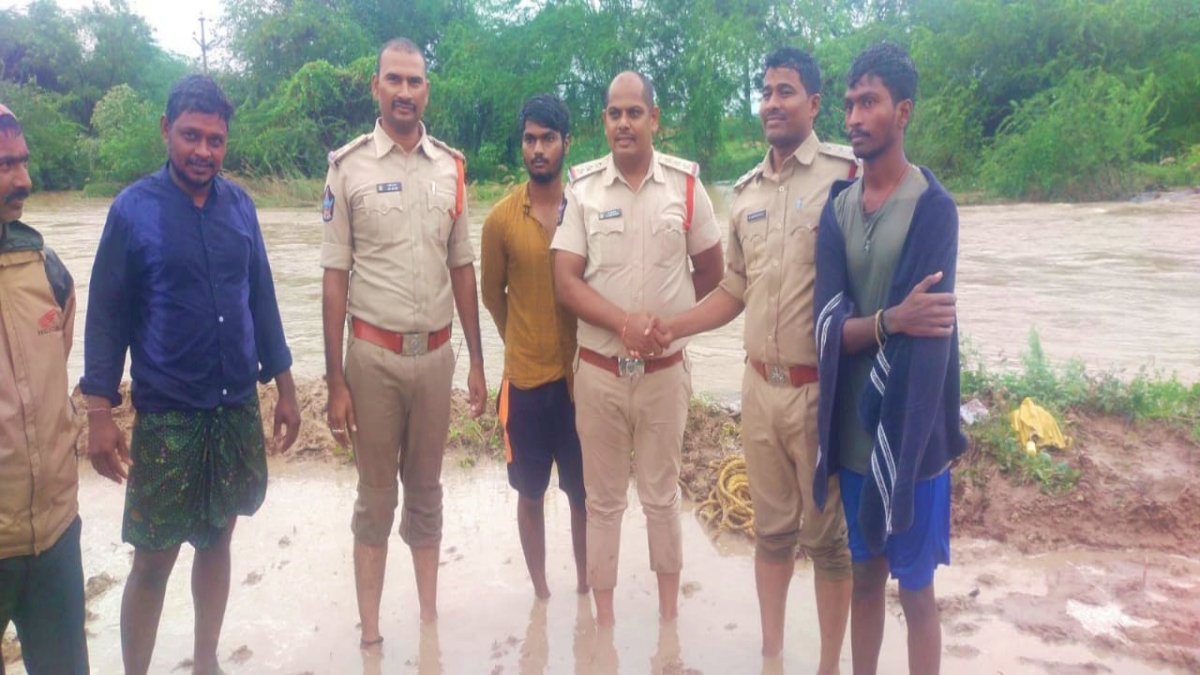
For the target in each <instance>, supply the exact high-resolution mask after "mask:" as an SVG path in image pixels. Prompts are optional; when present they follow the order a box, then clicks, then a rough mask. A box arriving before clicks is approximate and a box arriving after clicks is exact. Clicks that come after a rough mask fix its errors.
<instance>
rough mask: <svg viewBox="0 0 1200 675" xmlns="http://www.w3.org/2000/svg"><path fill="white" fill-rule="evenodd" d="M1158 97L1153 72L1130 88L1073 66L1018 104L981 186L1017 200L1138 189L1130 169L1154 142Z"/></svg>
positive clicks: (1110, 77)
mask: <svg viewBox="0 0 1200 675" xmlns="http://www.w3.org/2000/svg"><path fill="white" fill-rule="evenodd" d="M1157 101H1158V99H1157V96H1156V94H1155V79H1154V77H1153V76H1148V77H1146V78H1145V79H1144V81H1143V82H1142V84H1141V86H1139V87H1137V88H1131V87H1129V86H1126V85H1125V84H1124V83H1123V82H1122V81H1121V79H1120V78H1118V77H1116V76H1115V75H1111V74H1109V73H1106V72H1104V71H1101V70H1087V71H1071V72H1070V73H1068V74H1067V76H1066V77H1065V78H1063V80H1062V82H1061V83H1060V84H1058V85H1056V86H1054V87H1052V88H1050V89H1047V90H1044V91H1042V92H1040V93H1038V94H1036V95H1034V96H1032V97H1031V98H1029V99H1027V100H1025V101H1022V102H1021V103H1018V104H1016V109H1015V111H1014V112H1013V114H1012V115H1010V116H1009V117H1008V118H1007V119H1006V120H1005V121H1004V123H1003V124H1002V125H1001V126H1000V130H999V133H998V134H997V136H996V139H995V144H994V145H993V147H992V149H991V152H989V153H987V157H986V160H985V162H984V165H983V169H982V171H981V174H980V177H981V179H982V182H983V185H984V187H985V188H987V189H988V190H990V191H991V192H994V193H995V194H998V195H1000V196H1004V197H1011V198H1019V199H1097V198H1106V197H1114V196H1118V195H1121V194H1123V193H1127V192H1129V191H1131V190H1133V189H1136V188H1135V186H1134V185H1133V183H1135V182H1136V173H1134V172H1130V171H1128V169H1129V168H1130V166H1131V165H1132V163H1133V162H1134V161H1135V160H1137V159H1139V158H1142V157H1145V156H1146V155H1147V154H1148V153H1149V152H1150V150H1151V149H1152V147H1153V146H1152V145H1151V143H1150V138H1151V137H1152V136H1153V135H1154V132H1155V127H1154V125H1152V124H1151V123H1150V113H1151V111H1152V110H1153V109H1154V107H1155V105H1156V104H1157Z"/></svg>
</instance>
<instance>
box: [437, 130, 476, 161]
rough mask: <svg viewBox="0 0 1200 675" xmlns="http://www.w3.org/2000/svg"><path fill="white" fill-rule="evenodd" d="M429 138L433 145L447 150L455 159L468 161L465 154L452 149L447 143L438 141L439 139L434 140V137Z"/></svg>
mask: <svg viewBox="0 0 1200 675" xmlns="http://www.w3.org/2000/svg"><path fill="white" fill-rule="evenodd" d="M428 138H429V142H430V143H433V144H434V145H436V146H437V147H439V148H441V149H442V150H445V151H446V152H447V153H449V154H450V156H451V157H453V158H454V159H461V160H463V161H466V159H467V156H466V155H464V154H462V152H460V151H458V150H456V149H454V148H452V147H450V145H448V144H447V143H446V142H445V141H442V140H438V139H436V138H434V137H433V136H428Z"/></svg>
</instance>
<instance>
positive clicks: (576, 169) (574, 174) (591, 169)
mask: <svg viewBox="0 0 1200 675" xmlns="http://www.w3.org/2000/svg"><path fill="white" fill-rule="evenodd" d="M605 159H607V158H605V157H601V158H600V159H593V160H592V161H590V162H584V163H583V164H576V165H575V166H573V167H571V168H570V170H568V171H567V174H568V175H569V176H570V177H571V182H572V183H574V182H575V181H577V180H579V179H580V178H584V177H587V176H590V175H592V174H594V173H599V172H600V171H601V170H602V169H604V166H605Z"/></svg>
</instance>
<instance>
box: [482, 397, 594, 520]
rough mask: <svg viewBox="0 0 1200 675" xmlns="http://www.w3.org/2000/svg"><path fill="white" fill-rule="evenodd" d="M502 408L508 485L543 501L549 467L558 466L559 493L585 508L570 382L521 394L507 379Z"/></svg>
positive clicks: (581, 464) (581, 467) (499, 404)
mask: <svg viewBox="0 0 1200 675" xmlns="http://www.w3.org/2000/svg"><path fill="white" fill-rule="evenodd" d="M497 404H498V407H499V409H500V423H501V424H503V425H504V446H505V449H506V451H507V455H508V484H509V485H511V486H513V489H515V490H516V491H517V492H519V493H521V496H522V497H526V498H529V499H541V498H542V497H543V496H544V495H545V494H546V488H547V487H549V486H550V465H551V464H553V463H555V462H557V463H558V487H559V489H561V490H562V491H563V492H565V493H567V498H568V499H570V500H571V504H572V506H575V507H576V508H579V507H582V506H583V503H584V489H583V451H582V450H581V449H580V447H579V434H577V433H576V432H575V404H574V403H573V402H571V394H570V392H569V391H567V381H566V380H565V379H564V380H556V381H554V382H551V383H549V384H543V385H542V386H540V387H534V388H533V389H518V388H516V387H514V386H512V385H511V384H509V382H508V380H505V381H504V382H502V383H501V385H500V396H499V398H498V400H497Z"/></svg>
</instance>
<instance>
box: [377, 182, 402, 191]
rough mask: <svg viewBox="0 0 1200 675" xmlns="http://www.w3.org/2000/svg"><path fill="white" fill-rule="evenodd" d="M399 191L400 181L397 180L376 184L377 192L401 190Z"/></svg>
mask: <svg viewBox="0 0 1200 675" xmlns="http://www.w3.org/2000/svg"><path fill="white" fill-rule="evenodd" d="M399 191H400V183H399V182H396V183H379V184H378V185H376V186H375V192H379V193H383V192H399Z"/></svg>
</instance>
